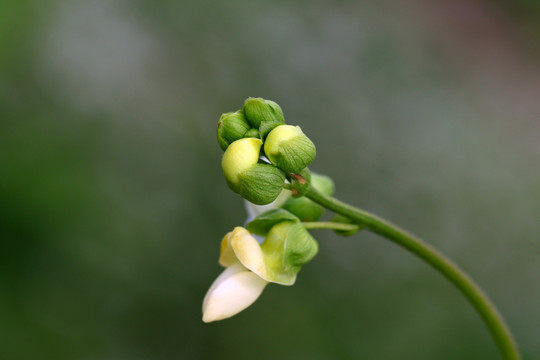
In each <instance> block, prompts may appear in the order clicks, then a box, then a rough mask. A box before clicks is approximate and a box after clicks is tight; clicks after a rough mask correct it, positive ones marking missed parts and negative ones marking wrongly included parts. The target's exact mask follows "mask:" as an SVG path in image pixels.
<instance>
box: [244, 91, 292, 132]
mask: <svg viewBox="0 0 540 360" xmlns="http://www.w3.org/2000/svg"><path fill="white" fill-rule="evenodd" d="M242 110H243V111H244V114H245V116H246V119H247V121H248V122H249V123H250V124H251V125H252V126H253V127H255V128H258V127H259V126H261V123H262V122H270V123H282V124H284V123H285V119H284V118H283V111H282V110H281V107H280V106H279V105H278V104H276V103H275V102H273V101H271V100H265V99H263V98H251V97H250V98H247V100H246V101H245V102H244V107H243V108H242Z"/></svg>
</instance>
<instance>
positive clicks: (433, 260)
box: [304, 186, 520, 360]
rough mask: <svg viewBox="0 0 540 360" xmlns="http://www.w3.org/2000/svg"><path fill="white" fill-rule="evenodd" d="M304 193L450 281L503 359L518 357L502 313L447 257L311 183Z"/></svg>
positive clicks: (513, 359)
mask: <svg viewBox="0 0 540 360" xmlns="http://www.w3.org/2000/svg"><path fill="white" fill-rule="evenodd" d="M304 196H306V197H308V198H309V199H311V200H313V201H315V202H316V203H318V204H320V205H322V206H323V207H325V208H327V209H329V210H331V211H333V212H335V213H337V214H341V215H343V216H346V217H348V218H349V219H351V220H353V221H355V222H356V223H357V224H358V225H360V226H362V227H365V229H366V230H370V231H372V232H374V233H377V234H379V235H381V236H383V237H385V238H387V239H389V240H391V241H393V242H394V243H396V244H398V245H400V246H402V247H404V248H405V249H407V250H409V251H410V252H412V253H413V254H415V255H416V256H418V257H420V258H421V259H422V260H424V261H425V262H427V263H428V264H429V265H431V266H432V267H434V268H435V269H436V270H437V271H439V272H440V273H441V274H442V275H444V276H445V277H446V278H447V279H448V280H450V281H451V282H452V283H453V284H454V285H455V286H456V287H457V288H458V289H459V290H460V291H461V292H462V293H463V295H465V297H466V298H467V299H468V300H469V302H470V303H471V304H472V305H473V306H474V308H475V309H476V311H477V312H478V314H479V315H480V316H481V318H482V320H483V321H484V323H485V324H486V326H487V327H488V329H489V331H490V333H491V335H492V336H493V338H494V340H495V342H496V343H497V346H498V348H499V351H500V352H501V355H502V357H503V359H506V360H519V359H520V355H519V351H518V349H517V346H516V343H515V341H514V339H513V337H512V333H511V332H510V330H509V329H508V326H507V325H506V324H505V322H504V320H503V318H502V316H501V314H500V313H499V312H498V311H497V309H496V308H495V306H494V305H493V303H492V302H491V301H490V300H489V298H488V297H487V296H486V294H485V293H484V292H483V291H482V290H481V289H480V288H479V287H478V285H476V284H475V282H474V281H473V280H472V279H471V278H470V277H469V276H468V275H467V274H466V273H465V272H463V271H462V270H461V269H460V268H459V267H458V266H457V265H456V264H454V263H453V262H452V261H451V260H450V259H448V258H447V257H446V256H444V255H443V254H441V253H440V252H439V251H437V250H436V249H434V248H433V247H431V246H430V245H429V244H427V243H425V242H423V241H422V240H420V239H419V238H417V237H415V236H414V235H411V234H409V233H408V232H406V231H405V230H402V229H400V228H399V227H397V226H396V225H393V224H391V223H390V222H388V221H386V220H383V219H381V218H379V217H377V216H375V215H373V214H370V213H368V212H366V211H363V210H360V209H358V208H355V207H353V206H350V205H348V204H345V203H343V202H341V201H339V200H337V199H335V198H333V197H329V196H326V195H323V194H321V193H320V192H318V191H317V190H315V189H314V188H313V187H312V186H309V187H308V189H307V190H305V192H304Z"/></svg>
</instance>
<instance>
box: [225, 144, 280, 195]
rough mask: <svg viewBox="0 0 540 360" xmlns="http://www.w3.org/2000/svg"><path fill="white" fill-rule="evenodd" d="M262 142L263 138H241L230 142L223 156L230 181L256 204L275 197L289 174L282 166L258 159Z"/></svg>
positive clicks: (238, 191) (234, 187) (227, 179)
mask: <svg viewBox="0 0 540 360" xmlns="http://www.w3.org/2000/svg"><path fill="white" fill-rule="evenodd" d="M261 146H262V141H261V140H260V139H255V138H244V139H240V140H237V141H235V142H233V143H232V144H231V145H229V147H228V148H227V150H225V153H224V154H223V158H222V160H221V167H222V168H223V174H224V175H225V180H226V181H227V185H229V187H230V188H231V190H232V191H234V192H236V193H238V194H240V195H241V196H242V197H243V198H244V199H246V200H248V201H250V202H252V203H254V204H256V205H264V204H269V203H271V202H272V201H274V200H275V199H276V198H277V197H278V195H279V194H280V193H281V190H282V189H283V184H284V182H285V174H284V173H283V171H281V170H280V169H279V168H277V167H275V166H273V165H270V164H260V163H258V161H259V152H260V149H261Z"/></svg>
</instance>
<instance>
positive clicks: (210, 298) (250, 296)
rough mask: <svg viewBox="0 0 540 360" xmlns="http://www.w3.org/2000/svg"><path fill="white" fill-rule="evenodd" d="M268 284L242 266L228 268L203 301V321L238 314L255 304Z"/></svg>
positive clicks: (238, 264) (236, 264)
mask: <svg viewBox="0 0 540 360" xmlns="http://www.w3.org/2000/svg"><path fill="white" fill-rule="evenodd" d="M267 284H268V282H267V281H265V280H263V279H262V278H260V277H259V276H257V275H256V274H255V273H253V272H251V271H249V270H248V269H246V268H245V267H244V266H243V265H242V264H240V263H235V264H233V265H231V266H229V267H228V268H226V269H225V270H224V271H223V272H222V273H221V275H219V276H218V278H217V279H216V280H215V281H214V283H213V284H212V286H210V289H208V292H207V293H206V296H205V297H204V300H203V321H204V322H212V321H217V320H222V319H226V318H228V317H231V316H233V315H236V314H238V313H239V312H240V311H242V310H244V309H245V308H247V307H248V306H249V305H251V304H253V302H255V300H257V298H258V297H259V295H261V293H262V291H263V290H264V287H265V286H266V285H267Z"/></svg>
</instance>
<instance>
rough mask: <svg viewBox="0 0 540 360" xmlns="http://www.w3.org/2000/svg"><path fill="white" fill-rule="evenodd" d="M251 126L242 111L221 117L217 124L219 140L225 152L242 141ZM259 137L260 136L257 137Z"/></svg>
mask: <svg viewBox="0 0 540 360" xmlns="http://www.w3.org/2000/svg"><path fill="white" fill-rule="evenodd" d="M250 128H251V126H250V125H249V123H248V122H247V120H246V118H245V117H244V113H243V112H242V111H240V110H239V111H236V112H230V113H225V114H223V115H221V117H220V118H219V121H218V124H217V139H218V143H219V146H221V148H222V149H223V150H225V149H227V147H228V146H229V145H230V144H232V143H233V142H235V141H236V140H239V139H242V138H243V137H244V135H245V134H246V132H248V131H249V129H250ZM257 137H258V136H257Z"/></svg>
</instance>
